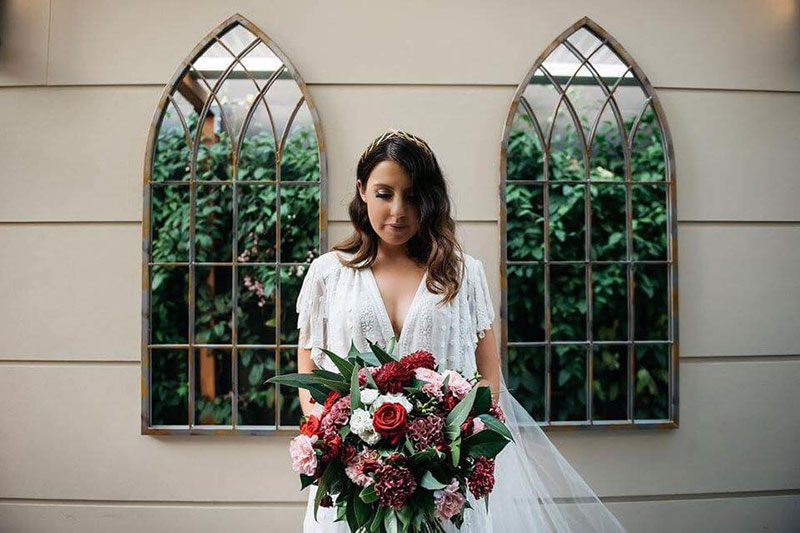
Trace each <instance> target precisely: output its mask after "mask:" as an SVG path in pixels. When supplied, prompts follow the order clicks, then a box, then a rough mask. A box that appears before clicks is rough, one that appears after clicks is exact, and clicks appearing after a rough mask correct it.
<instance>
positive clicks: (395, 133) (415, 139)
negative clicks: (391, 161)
mask: <svg viewBox="0 0 800 533" xmlns="http://www.w3.org/2000/svg"><path fill="white" fill-rule="evenodd" d="M390 137H402V138H403V139H405V140H407V141H411V142H413V143H414V144H416V145H417V146H419V147H420V148H422V149H423V150H425V152H426V153H427V154H428V155H429V156H430V157H431V159H433V152H432V151H431V149H430V147H429V146H428V144H427V143H426V142H425V141H423V140H422V139H420V138H419V137H415V136H414V135H411V134H410V133H406V132H404V131H401V130H393V129H390V130H388V131H387V132H386V133H384V134H383V135H381V136H380V137H378V138H377V139H375V140H374V141H372V144H370V145H369V146H368V147H367V149H366V150H364V153H363V154H361V158H359V160H358V162H359V164H360V163H361V162H362V161H364V159H366V158H367V156H368V155H369V153H370V152H372V150H374V149H375V147H376V146H378V145H379V144H381V143H382V142H383V141H385V140H386V139H388V138H390Z"/></svg>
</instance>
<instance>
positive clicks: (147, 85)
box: [0, 80, 800, 94]
mask: <svg viewBox="0 0 800 533" xmlns="http://www.w3.org/2000/svg"><path fill="white" fill-rule="evenodd" d="M167 81H168V80H164V84H160V83H91V84H63V85H61V84H47V85H43V84H27V85H3V86H0V91H3V90H8V89H80V88H87V89H96V88H101V89H102V88H109V89H130V88H137V87H140V88H143V89H153V88H163V87H166V84H167ZM306 85H308V86H309V87H311V88H313V87H377V88H392V87H414V88H416V87H420V88H435V87H453V88H464V89H470V88H474V89H480V88H490V89H491V88H498V89H504V90H506V89H516V88H517V85H516V84H512V83H422V82H408V83H398V82H387V83H375V82H308V81H307V82H306ZM654 89H655V90H656V91H698V92H721V93H754V94H800V91H795V90H791V89H750V88H746V87H741V88H731V87H679V86H669V85H660V86H659V85H656V86H654Z"/></svg>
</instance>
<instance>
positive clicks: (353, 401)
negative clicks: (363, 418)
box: [350, 363, 361, 412]
mask: <svg viewBox="0 0 800 533" xmlns="http://www.w3.org/2000/svg"><path fill="white" fill-rule="evenodd" d="M360 368H361V367H359V366H358V363H356V365H355V366H354V367H353V371H352V373H351V374H352V376H351V379H350V411H351V412H352V411H355V410H356V409H358V406H359V405H360V404H361V392H360V390H359V388H358V371H359V369H360Z"/></svg>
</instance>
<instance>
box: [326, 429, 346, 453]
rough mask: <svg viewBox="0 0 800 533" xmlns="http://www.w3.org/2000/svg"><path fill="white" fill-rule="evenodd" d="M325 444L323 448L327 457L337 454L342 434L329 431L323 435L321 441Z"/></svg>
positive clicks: (339, 449) (340, 446)
mask: <svg viewBox="0 0 800 533" xmlns="http://www.w3.org/2000/svg"><path fill="white" fill-rule="evenodd" d="M323 442H324V444H325V449H326V450H327V453H326V454H325V455H326V456H327V458H334V457H338V456H339V452H340V451H341V448H342V436H341V435H339V434H338V433H329V434H327V435H326V436H325V440H324V441H323Z"/></svg>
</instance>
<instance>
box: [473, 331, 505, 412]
mask: <svg viewBox="0 0 800 533" xmlns="http://www.w3.org/2000/svg"><path fill="white" fill-rule="evenodd" d="M475 363H476V365H477V367H478V373H479V374H480V375H481V380H480V381H479V382H478V384H479V385H487V386H488V387H489V388H490V389H491V390H492V398H493V399H495V400H497V399H498V396H499V394H500V354H499V353H498V351H497V342H496V340H495V336H494V329H492V328H491V327H489V329H487V330H486V335H484V337H483V338H482V339H478V345H477V346H476V347H475Z"/></svg>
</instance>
